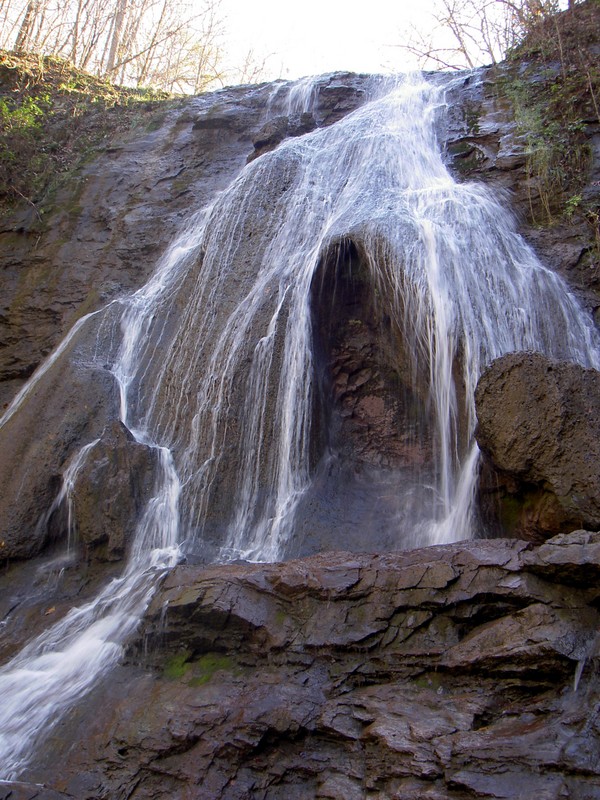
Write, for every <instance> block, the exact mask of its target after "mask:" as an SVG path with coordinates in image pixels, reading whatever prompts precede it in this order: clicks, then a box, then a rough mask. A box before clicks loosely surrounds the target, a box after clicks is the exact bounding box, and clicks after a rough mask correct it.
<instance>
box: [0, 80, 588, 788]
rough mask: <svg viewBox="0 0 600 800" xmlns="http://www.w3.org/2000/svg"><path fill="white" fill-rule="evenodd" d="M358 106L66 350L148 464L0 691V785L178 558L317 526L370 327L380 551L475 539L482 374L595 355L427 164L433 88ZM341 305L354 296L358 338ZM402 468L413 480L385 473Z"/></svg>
mask: <svg viewBox="0 0 600 800" xmlns="http://www.w3.org/2000/svg"><path fill="white" fill-rule="evenodd" d="M377 94H378V95H379V96H374V98H373V99H372V100H371V101H370V102H367V103H365V105H364V106H362V107H361V108H359V109H358V110H357V111H355V112H353V113H352V114H349V115H348V116H346V117H344V118H343V119H342V120H341V121H339V122H337V123H336V124H335V125H333V126H331V127H328V128H322V129H317V130H314V131H313V132H311V133H308V134H306V135H303V136H298V137H296V138H292V139H288V140H286V141H285V142H283V143H282V144H281V145H280V146H279V147H278V148H277V149H276V150H274V151H273V152H271V153H268V154H265V155H263V156H262V157H261V158H258V159H256V160H255V161H253V162H252V163H250V164H249V165H248V166H247V167H246V168H245V169H244V170H243V171H242V172H241V174H240V175H239V176H238V177H237V179H236V180H235V181H234V182H233V183H232V184H231V186H230V187H229V188H228V189H227V190H226V191H224V192H222V193H221V194H220V195H219V196H218V197H216V198H214V199H213V202H212V204H211V205H210V206H209V207H208V208H206V209H203V210H202V212H201V213H200V214H199V215H197V216H195V217H193V219H192V220H191V221H190V224H189V226H188V228H187V230H186V232H185V233H184V234H182V236H181V237H180V238H179V239H178V241H177V242H176V243H175V244H174V245H173V246H172V247H171V249H170V251H169V252H168V253H167V255H166V256H165V258H164V259H163V260H162V262H161V264H160V265H159V267H158V269H157V272H156V273H155V276H154V277H153V278H152V280H151V281H150V282H149V283H148V284H147V286H145V287H144V288H143V289H141V290H140V291H138V292H136V293H135V294H133V295H132V296H131V297H129V298H126V299H124V300H123V301H120V302H119V303H113V304H111V306H110V307H109V308H107V309H106V310H105V312H104V313H99V314H96V315H93V316H91V317H90V318H88V319H87V320H86V321H85V322H83V323H81V324H79V326H78V329H77V331H76V332H74V333H73V334H72V335H71V337H70V338H69V340H68V341H69V342H70V341H71V339H72V338H73V337H75V338H76V337H77V336H80V335H85V336H87V337H88V339H90V340H94V341H97V342H100V341H105V340H108V341H110V342H111V343H113V348H112V350H113V351H114V352H109V353H106V352H104V351H102V352H99V351H98V348H96V351H95V355H94V359H95V362H96V363H98V364H99V363H102V364H105V363H106V362H110V364H109V366H110V371H111V373H112V375H113V376H114V378H115V379H116V381H117V383H118V386H119V390H120V397H121V402H120V418H121V420H122V422H123V423H124V424H125V425H127V426H128V428H129V429H130V430H131V431H132V432H133V434H134V435H135V438H136V439H137V441H138V442H141V443H143V444H145V445H147V446H150V447H152V448H153V449H154V450H155V452H156V453H157V462H158V465H159V466H158V468H157V478H156V483H155V487H154V492H153V495H152V497H151V499H150V501H149V502H148V503H147V505H146V508H145V510H144V512H143V513H142V514H141V516H140V520H139V522H138V525H137V530H136V533H135V537H134V539H133V542H132V544H131V547H130V555H129V562H128V566H127V567H126V569H125V572H124V574H123V576H122V577H121V578H119V579H117V580H114V581H113V582H111V583H110V584H109V585H108V586H107V587H106V588H105V589H104V590H103V591H102V592H101V593H100V595H99V596H98V598H96V600H94V601H93V602H91V603H89V604H87V605H86V606H83V607H81V608H79V609H75V610H73V611H72V612H71V613H70V614H68V615H67V616H66V617H65V618H64V619H63V620H62V621H61V622H59V623H58V624H57V625H55V626H54V627H53V628H51V629H50V630H49V631H47V632H46V633H45V634H44V635H43V636H41V637H39V638H38V639H36V640H35V641H33V642H31V643H30V644H29V645H28V646H27V647H26V648H25V649H24V650H23V651H22V652H21V653H20V654H19V655H18V656H17V657H16V658H14V659H13V660H12V661H11V662H10V663H9V664H7V665H6V666H5V667H4V668H3V670H2V672H1V673H0V693H1V694H2V696H3V698H6V699H5V701H4V702H3V704H2V708H1V709H0V764H1V765H2V766H1V770H2V777H5V778H6V777H14V776H16V775H18V774H20V772H21V771H22V770H23V769H24V767H25V766H26V765H27V763H28V760H29V759H30V757H31V746H32V742H35V739H36V736H37V735H38V732H39V731H41V730H45V731H48V729H49V727H50V726H51V725H52V724H53V723H54V722H56V721H57V719H59V718H60V715H61V714H62V713H64V712H65V711H66V710H67V709H68V708H69V707H70V705H72V704H73V703H74V702H75V701H76V700H77V698H79V697H81V696H82V694H83V693H84V692H85V691H87V690H88V689H89V688H90V686H91V685H92V684H93V682H94V681H96V680H97V679H98V676H99V675H100V674H102V673H103V672H105V671H106V670H107V669H109V668H110V666H111V665H113V664H114V663H115V662H116V661H117V660H118V658H119V656H120V654H121V645H122V643H123V642H124V640H125V638H126V637H127V636H128V634H129V633H130V632H131V631H132V630H133V629H134V628H135V625H136V624H137V622H138V621H139V619H140V617H141V615H142V614H143V611H144V609H145V607H146V605H147V603H148V602H149V599H150V597H151V595H152V592H153V590H154V586H155V585H156V580H157V577H158V576H159V575H160V574H161V573H162V572H163V571H164V569H166V568H168V567H169V566H171V565H173V564H174V563H175V562H176V561H177V559H178V557H179V552H180V550H183V551H185V552H187V553H188V554H192V553H196V554H200V555H202V556H203V557H204V558H213V559H217V560H218V559H220V560H228V559H232V558H247V559H253V560H277V559H281V558H284V557H286V556H287V555H288V554H289V553H290V552H291V549H290V542H291V541H292V540H293V538H294V536H297V529H298V525H299V520H300V518H301V517H302V518H304V519H305V520H308V523H307V524H308V525H312V524H317V523H316V522H315V520H316V517H314V518H311V517H310V514H311V513H312V512H311V508H314V507H315V505H317V506H318V505H319V503H321V505H322V504H323V502H324V501H323V496H322V495H321V496H318V491H319V490H317V489H316V488H315V487H316V486H317V484H318V483H319V481H321V484H320V485H321V487H322V486H323V485H326V486H327V487H328V489H327V491H329V492H330V494H329V495H328V496H327V502H329V501H331V503H332V504H333V505H334V506H335V503H336V502H338V503H339V504H343V503H344V502H345V498H346V497H347V495H344V491H347V486H346V488H345V489H344V484H347V476H348V474H349V473H348V469H349V468H350V471H352V463H350V462H351V459H349V455H348V453H349V452H351V451H349V450H348V449H347V447H346V441H345V437H346V432H347V431H348V430H350V428H348V425H347V421H346V419H347V415H346V416H345V413H346V412H345V411H344V408H343V407H342V405H341V404H340V403H338V405H336V400H335V398H336V391H337V389H336V388H335V387H336V386H337V385H338V384H337V383H336V381H337V382H338V383H339V369H338V368H339V365H340V364H341V363H342V360H343V358H346V360H347V361H348V360H349V361H351V360H352V358H354V355H352V354H354V353H358V352H359V351H360V348H361V347H362V351H364V350H365V349H367V350H368V349H369V347H371V344H369V341H367V339H365V338H364V336H365V335H366V333H368V332H369V331H370V332H371V333H372V332H373V331H374V330H375V329H377V330H376V332H377V334H378V336H380V337H381V336H382V335H383V334H385V335H387V337H388V341H387V343H385V345H384V349H385V348H387V350H388V351H394V348H395V347H396V345H397V346H398V348H400V349H402V351H403V365H402V370H399V369H398V368H393V369H392V368H391V367H390V370H389V371H390V372H393V373H394V374H393V375H392V378H390V379H389V381H388V383H390V381H391V383H390V385H392V386H394V385H396V383H397V384H398V386H400V384H401V386H402V392H403V393H404V394H403V397H404V400H403V403H404V405H402V404H400V405H399V406H398V407H397V408H396V407H395V411H394V414H395V415H396V416H398V415H400V416H401V415H402V414H401V412H402V413H405V417H406V418H407V419H409V420H411V423H410V425H408V426H407V431H408V433H407V434H406V437H405V439H403V440H402V441H401V442H399V441H398V440H395V439H394V440H393V447H391V448H390V452H391V453H392V455H391V456H390V458H389V459H387V460H385V461H384V462H382V463H381V464H379V465H378V466H377V468H374V467H373V464H372V463H367V462H368V459H367V461H365V464H364V465H363V467H364V469H363V468H362V467H361V468H360V469H359V468H358V467H357V470H356V471H357V472H361V470H362V472H363V473H364V476H365V477H364V480H363V482H362V483H361V482H360V481H358V483H357V484H356V487H357V488H359V489H360V491H361V492H362V493H363V494H362V495H361V497H363V496H364V497H366V496H367V495H368V494H369V492H370V493H371V495H373V496H372V497H371V499H370V500H369V499H367V502H370V503H371V505H372V507H373V509H374V511H375V512H376V511H377V509H378V508H380V507H381V494H380V493H381V492H382V491H385V492H387V493H389V494H390V495H391V496H393V498H394V503H392V506H391V508H392V510H391V511H390V513H389V514H388V515H387V516H385V519H384V520H383V523H382V524H384V526H385V527H386V531H387V533H386V535H387V541H389V544H390V546H391V547H394V548H401V547H406V546H408V545H412V544H416V543H419V544H433V543H436V542H442V541H450V540H456V539H460V538H468V537H470V536H472V535H474V533H475V531H474V530H473V508H472V506H473V495H474V487H475V481H476V466H477V449H476V445H475V444H474V440H473V430H474V401H473V395H474V389H475V384H476V381H477V378H478V376H479V374H480V372H481V369H482V367H483V366H484V365H485V364H486V363H488V362H489V361H491V360H492V359H493V358H495V357H497V356H499V355H501V354H502V353H505V352H508V351H511V350H522V349H531V350H540V351H543V352H545V353H548V354H550V355H553V356H555V357H561V358H567V359H572V360H575V361H578V362H580V363H582V364H586V365H592V366H598V348H597V340H596V337H595V334H594V333H593V331H592V328H591V326H590V325H589V324H588V323H587V322H586V321H585V319H584V317H583V315H582V312H581V310H580V309H579V308H578V306H577V304H576V302H575V301H574V299H573V298H572V297H571V296H570V295H569V294H568V292H567V291H566V289H565V286H564V284H563V283H562V281H561V280H560V279H559V278H558V277H557V276H555V275H554V274H553V273H551V272H549V271H548V270H546V269H545V268H544V267H543V266H542V265H540V263H539V262H538V261H537V259H536V258H535V256H534V254H533V253H532V251H531V250H530V249H529V247H528V246H527V245H526V244H525V243H524V242H523V240H522V239H521V238H520V237H519V236H518V235H517V233H516V232H515V228H514V225H513V222H512V220H511V218H510V215H509V214H508V213H507V212H505V211H504V210H503V209H502V208H501V207H499V206H498V204H497V203H496V202H495V201H494V199H493V198H492V197H491V196H490V194H489V192H488V191H487V190H486V189H485V188H484V187H482V186H478V185H475V184H456V183H455V182H454V181H453V179H452V177H451V176H450V174H449V173H448V171H447V169H446V167H445V166H444V162H443V158H442V156H441V154H440V148H439V145H438V142H437V140H436V120H437V119H439V117H440V115H441V114H442V113H443V108H444V105H443V103H444V101H443V89H440V88H439V86H435V85H432V84H431V83H426V82H424V81H422V80H421V79H408V78H407V79H404V80H403V81H400V82H399V83H398V85H396V86H391V85H390V84H389V83H388V84H387V86H386V87H385V89H381V87H379V90H378V92H376V93H375V95H377ZM313 96H314V92H312V91H311V87H310V86H309V85H305V84H302V85H301V86H300V88H296V89H293V90H292V91H291V93H290V96H289V108H288V111H289V112H290V113H291V112H302V111H307V112H308V111H311V109H310V108H304V109H303V108H301V106H302V105H303V104H304V105H305V104H306V103H309V102H311V98H313ZM353 287H354V288H353ZM357 287H360V288H361V291H362V290H364V291H365V292H368V294H369V301H368V306H367V309H366V313H365V309H364V308H363V311H362V312H361V313H362V317H360V314H359V313H358V311H357V312H356V314H355V305H356V308H358V305H360V303H358V301H360V300H361V298H360V297H359V298H357V297H354V296H353V291H354V290H355V289H356V288H357ZM355 294H356V292H355ZM342 298H343V302H342ZM344 304H345V309H346V310H345V311H343V309H342V311H343V313H345V314H346V317H345V323H344V324H345V325H346V327H347V329H348V331H350V333H349V339H348V341H350V340H351V348H354V350H351V348H350V350H348V349H347V352H346V355H344V356H340V355H339V352H340V351H341V346H340V345H339V342H338V341H337V339H335V336H334V334H332V333H331V331H330V330H329V328H328V327H327V317H329V316H331V317H332V318H336V315H337V314H340V313H342V311H340V309H341V307H342V306H344ZM353 304H355V305H353ZM357 314H358V316H357ZM115 320H116V321H117V323H118V326H119V327H120V334H118V335H117V331H116V328H115V324H116V323H115ZM375 323H376V324H375ZM369 335H370V334H369ZM332 336H333V337H334V338H331V337H332ZM352 336H354V339H352ZM361 336H363V339H361V338H360V337H361ZM328 337H329V338H328ZM357 342H358V344H357ZM361 342H362V344H361ZM365 342H366V344H365ZM69 346H70V345H69ZM66 350H68V348H67V347H66V345H63V346H62V349H61V351H60V356H61V357H62V356H63V354H64V352H66ZM362 351H361V352H362ZM348 352H350V353H351V356H352V358H351V357H350V356H348ZM336 359H337V361H336ZM56 362H57V358H54V359H51V360H50V361H49V362H48V365H47V366H46V367H44V368H43V370H41V371H40V373H39V375H38V377H37V378H34V379H33V381H32V383H31V384H30V388H29V389H25V390H24V391H23V392H22V393H21V394H20V395H19V397H18V398H17V399H16V400H15V402H14V403H13V405H12V406H11V407H10V408H9V410H8V411H7V413H6V414H5V416H4V418H3V420H2V423H1V424H2V425H4V424H6V423H7V422H8V421H9V419H11V418H12V417H13V416H16V415H18V414H19V411H20V409H21V408H22V407H23V406H24V404H26V403H27V402H28V398H29V396H30V393H31V391H32V389H31V387H33V386H35V385H37V383H36V382H41V381H42V380H43V378H44V376H45V375H47V374H48V373H49V372H50V371H51V370H52V369H53V368H54V364H55V363H56ZM383 371H385V370H383V369H382V370H380V372H383ZM400 371H401V372H402V374H401V375H399V374H398V373H399V372H400ZM375 372H377V370H375ZM372 374H373V370H372V369H371V367H369V366H366V367H365V366H364V365H361V369H355V370H354V373H353V374H352V375H351V376H350V378H351V380H352V381H353V382H354V383H353V385H354V386H359V385H360V384H361V381H362V382H363V385H366V383H368V381H369V380H374V379H373V378H372V377H369V376H371V375H372ZM377 375H379V373H377ZM344 380H345V381H346V378H344ZM377 380H379V377H378V378H377ZM381 380H382V381H383V379H381ZM394 382H396V383H394ZM380 383H381V381H380ZM379 385H380V384H377V386H379ZM377 391H379V389H377ZM377 391H375V390H374V393H373V394H372V395H369V396H364V397H363V398H362V400H361V403H362V406H361V408H363V407H364V409H366V410H367V411H369V409H371V411H370V412H369V413H370V414H371V417H368V414H367V423H364V420H362V421H361V424H363V423H364V424H363V428H362V433H360V432H359V433H360V435H361V436H363V437H366V439H368V438H369V436H371V435H372V432H371V431H370V429H369V427H368V420H369V419H371V421H373V420H374V419H375V417H376V416H377V414H379V417H378V419H380V420H383V423H382V424H384V426H385V425H387V428H386V430H387V429H389V427H390V424H389V423H390V419H392V418H393V419H392V421H393V420H395V419H396V416H394V415H391V416H390V414H391V412H389V409H386V407H385V405H386V402H387V398H388V395H389V392H388V395H385V394H384V395H381V394H377ZM340 402H341V401H340ZM359 405H360V404H359ZM413 406H415V407H416V406H418V409H417V410H416V411H415V410H414V408H413ZM357 407H358V406H357ZM373 408H375V409H380V410H379V411H377V413H375V412H373V411H372V409H373ZM398 409H400V411H399V410H398ZM403 409H404V411H403ZM407 409H408V410H407ZM388 412H389V413H388ZM365 413H366V412H365ZM357 414H358V412H357ZM356 424H357V425H358V422H357V423H356ZM365 424H366V427H365ZM411 426H412V427H411ZM355 427H356V426H355ZM415 431H416V433H415ZM357 435H358V434H357ZM373 435H374V434H373ZM95 444H96V442H95V441H92V442H82V445H84V447H85V450H84V451H81V453H80V454H79V455H78V454H77V453H74V454H73V455H72V461H71V463H72V464H73V467H72V468H71V470H68V469H67V472H66V473H65V474H66V477H67V479H66V481H65V485H64V489H63V497H61V500H62V499H65V500H66V501H67V502H68V495H69V492H71V491H73V490H74V489H75V490H76V484H77V470H78V469H79V468H80V466H81V464H82V461H83V460H85V459H89V458H93V457H94V447H95ZM394 448H395V450H394ZM392 451H393V452H392ZM413 451H414V452H416V451H418V452H419V454H420V455H419V458H420V462H419V463H420V467H419V469H415V468H414V466H413V467H411V465H410V464H407V463H406V458H405V456H406V453H409V452H413ZM394 453H395V454H396V455H394ZM340 465H342V466H340ZM336 474H337V475H338V478H337V479H335V478H331V476H332V475H333V476H335V475H336ZM340 476H341V477H340ZM336 480H337V483H336ZM352 486H354V484H352ZM336 497H337V499H336ZM340 498H341V499H340ZM330 527H333V529H334V530H335V528H336V523H335V522H334V523H333V525H332V526H330ZM337 527H342V526H341V524H340V523H337ZM341 536H344V531H342V532H341ZM329 546H338V547H345V546H346V541H345V540H344V539H343V538H339V539H338V540H335V539H334V540H332V541H331V540H330V541H329ZM365 549H369V542H365Z"/></svg>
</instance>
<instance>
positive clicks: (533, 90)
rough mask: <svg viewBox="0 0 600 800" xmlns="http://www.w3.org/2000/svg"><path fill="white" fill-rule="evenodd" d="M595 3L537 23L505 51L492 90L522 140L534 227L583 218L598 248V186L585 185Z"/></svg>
mask: <svg viewBox="0 0 600 800" xmlns="http://www.w3.org/2000/svg"><path fill="white" fill-rule="evenodd" d="M599 34H600V0H586V2H583V3H581V4H579V5H577V6H575V7H573V8H572V9H569V10H568V11H565V12H563V13H561V14H558V15H555V16H553V17H547V18H544V19H541V20H540V21H539V22H538V24H536V25H535V26H534V27H532V29H531V31H530V32H529V34H528V36H527V37H526V38H525V39H524V40H523V41H522V42H521V43H520V44H519V46H518V47H515V48H514V49H513V50H512V51H511V52H510V53H509V59H508V63H509V71H508V73H507V77H505V78H504V79H500V81H499V88H500V90H501V91H502V92H504V93H505V94H506V96H507V97H508V98H509V99H510V101H511V103H512V105H513V109H514V114H515V121H516V123H517V126H518V128H519V129H520V131H521V132H522V134H523V135H524V136H525V137H526V141H527V152H528V159H527V171H528V179H529V185H530V186H531V187H532V188H533V189H534V191H535V194H536V198H535V202H534V199H533V198H532V202H531V209H530V212H531V218H532V221H533V222H534V223H537V224H540V225H548V224H552V223H553V222H555V221H557V219H559V218H560V217H563V218H564V217H567V218H570V217H580V218H584V219H585V220H586V221H587V223H588V225H589V226H590V227H591V229H592V232H593V238H594V239H595V240H596V248H597V249H600V228H599V222H600V217H599V207H598V198H599V197H600V187H598V186H597V185H596V184H597V182H596V183H592V185H591V186H590V185H589V181H590V170H591V168H592V166H593V158H594V155H593V151H592V141H593V137H594V136H595V135H597V133H598V132H599V131H600V66H599V63H600V62H599V61H598V50H599V47H600V35H599Z"/></svg>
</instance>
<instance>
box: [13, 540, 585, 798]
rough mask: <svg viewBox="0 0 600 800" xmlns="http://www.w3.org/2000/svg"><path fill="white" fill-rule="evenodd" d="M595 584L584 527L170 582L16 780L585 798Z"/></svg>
mask: <svg viewBox="0 0 600 800" xmlns="http://www.w3.org/2000/svg"><path fill="white" fill-rule="evenodd" d="M599 577H600V534H599V533H589V532H585V531H577V532H575V533H572V534H569V535H559V536H557V537H555V538H553V539H551V540H549V541H547V542H546V543H545V544H543V545H541V546H540V547H534V546H532V545H531V544H528V543H526V542H523V541H517V540H481V541H476V542H469V543H458V544H454V545H444V546H438V547H431V548H427V549H421V550H415V551H410V552H405V553H399V554H388V555H377V556H373V555H366V554H365V555H356V554H349V553H329V554H321V555H318V556H313V557H310V558H307V559H302V560H297V561H290V562H287V563H281V564H267V565H265V564H248V563H244V564H235V565H228V566H212V567H208V568H200V567H194V566H185V565H184V566H181V567H179V568H177V569H175V570H173V571H172V572H171V573H170V574H169V575H168V576H167V577H166V580H165V581H164V584H163V586H162V589H161V590H160V591H159V592H158V593H157V595H156V596H155V598H154V600H153V602H152V605H151V607H150V609H149V612H148V614H147V616H146V619H145V622H144V624H143V627H142V629H141V630H140V632H139V636H138V639H137V641H136V642H134V643H133V644H132V646H131V648H130V651H129V653H128V658H127V662H126V663H125V664H124V665H122V666H121V667H119V668H118V669H117V670H116V671H115V672H113V673H111V674H110V675H109V676H108V677H107V678H106V679H105V680H104V681H103V683H102V684H101V685H100V686H98V687H97V688H96V689H95V690H94V692H93V693H92V695H91V697H90V699H89V701H88V702H86V703H85V704H82V707H81V708H80V709H78V710H76V711H74V712H73V713H72V715H71V717H70V718H69V719H67V720H66V721H65V722H64V723H61V725H60V726H58V727H57V729H55V730H54V731H53V733H52V734H51V738H50V740H49V742H48V743H47V745H46V746H45V747H44V749H43V752H42V753H40V754H39V755H38V758H37V759H36V765H35V767H34V768H33V767H32V768H31V769H30V770H29V774H28V776H27V778H28V779H30V780H32V781H35V780H37V781H39V780H44V781H45V782H46V783H47V784H48V786H52V791H59V792H62V793H64V796H66V797H76V798H78V799H79V800H85V798H89V799H90V800H91V798H95V799H99V798H111V799H112V800H118V799H119V798H132V799H133V800H140V799H141V798H158V797H169V798H175V799H179V798H180V799H181V800H183V799H184V798H185V799H186V800H189V799H190V798H197V799H198V800H200V798H203V799H204V800H205V799H206V798H224V799H225V800H241V799H242V798H252V799H254V798H256V799H258V798H261V800H266V799H267V798H268V800H279V798H285V799H286V800H294V799H296V798H297V799H298V800H300V798H302V800H305V799H306V798H330V799H332V798H336V799H338V800H359V798H369V799H370V800H371V799H372V800H375V799H377V800H384V798H386V799H387V798H398V800H400V799H401V800H442V799H443V800H448V799H451V800H471V799H472V798H514V799H515V800H516V799H517V798H531V797H537V798H540V799H541V798H545V799H547V800H550V798H578V800H592V798H598V797H599V796H600V795H599V789H598V787H599V785H600V763H599V761H598V756H597V754H598V752H600V750H599V747H600V727H599V716H598V712H599V710H600V692H599V686H598V677H597V670H598V653H599V643H600V637H599V636H598V625H599V622H600V614H599V612H598V603H599V601H600V583H599V581H598V578H599ZM107 697H110V702H107ZM72 742H77V745H75V746H74V745H72ZM66 743H70V744H66ZM21 790H22V787H21V789H20V791H21ZM44 791H48V792H49V791H50V788H47V789H39V792H41V793H39V794H37V795H35V796H36V797H39V798H40V800H43V798H45V797H48V798H50V797H52V798H54V797H55V795H53V794H48V795H45V794H44V793H43V792H44ZM21 796H23V797H24V796H26V795H24V794H23V795H21V794H18V793H17V794H15V797H21ZM32 796H33V795H32Z"/></svg>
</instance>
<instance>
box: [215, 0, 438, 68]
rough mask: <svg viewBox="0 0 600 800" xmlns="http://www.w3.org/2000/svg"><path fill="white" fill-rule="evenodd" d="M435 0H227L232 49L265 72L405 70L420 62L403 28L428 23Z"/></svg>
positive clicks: (222, 10)
mask: <svg viewBox="0 0 600 800" xmlns="http://www.w3.org/2000/svg"><path fill="white" fill-rule="evenodd" d="M431 6H432V0H297V2H288V3H286V2H283V1H282V0H221V3H220V6H219V9H220V15H222V16H224V17H225V25H226V27H227V30H228V49H231V52H238V53H246V52H248V50H249V49H250V48H252V49H253V50H254V53H255V55H256V56H257V57H259V59H260V60H262V58H264V57H265V56H269V58H268V61H267V67H268V74H267V75H265V78H267V79H272V78H278V77H281V78H292V79H293V78H299V77H302V76H304V75H316V74H320V73H323V72H332V71H334V70H350V71H352V72H383V71H390V70H393V71H402V70H406V69H411V68H414V67H416V66H417V65H416V64H415V62H411V61H410V60H409V58H410V57H409V56H408V54H407V53H406V51H404V50H402V49H401V48H398V47H397V45H398V43H399V42H400V41H401V39H402V30H403V29H406V28H407V26H408V25H409V24H410V23H411V22H414V23H415V24H418V23H419V22H420V23H423V21H424V20H426V19H427V16H428V15H427V12H428V10H429V9H430V8H431Z"/></svg>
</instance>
